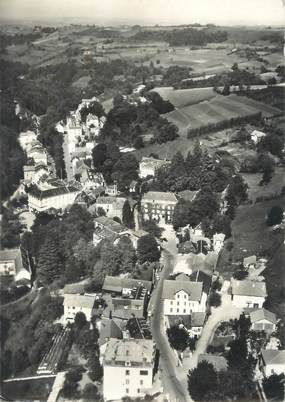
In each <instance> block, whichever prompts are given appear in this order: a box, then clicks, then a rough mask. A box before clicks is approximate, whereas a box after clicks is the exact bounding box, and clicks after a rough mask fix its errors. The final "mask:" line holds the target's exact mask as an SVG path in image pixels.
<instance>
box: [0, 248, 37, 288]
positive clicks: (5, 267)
mask: <svg viewBox="0 0 285 402" xmlns="http://www.w3.org/2000/svg"><path fill="white" fill-rule="evenodd" d="M0 276H7V277H11V278H13V280H14V281H15V282H16V283H18V284H25V285H30V281H31V267H30V262H29V257H28V255H27V252H26V251H25V250H24V249H22V248H15V249H7V250H0Z"/></svg>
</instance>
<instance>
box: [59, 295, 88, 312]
mask: <svg viewBox="0 0 285 402" xmlns="http://www.w3.org/2000/svg"><path fill="white" fill-rule="evenodd" d="M94 302H95V296H82V295H77V294H65V295H64V305H65V306H70V307H85V308H91V309H92V308H93V306H94Z"/></svg>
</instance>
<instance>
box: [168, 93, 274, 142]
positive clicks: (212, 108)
mask: <svg viewBox="0 0 285 402" xmlns="http://www.w3.org/2000/svg"><path fill="white" fill-rule="evenodd" d="M259 113H261V116H262V117H271V116H278V115H280V114H282V112H281V110H279V109H277V108H275V107H272V106H269V105H266V104H265V103H262V102H257V101H255V100H253V99H249V98H247V97H245V96H237V95H234V94H232V95H229V96H222V95H216V96H215V97H214V98H212V99H210V100H207V101H206V100H205V101H203V102H200V103H196V104H194V105H188V106H184V107H181V108H177V109H176V110H173V111H172V112H170V113H167V114H166V115H165V117H166V118H167V119H168V120H169V121H171V122H172V123H174V124H176V125H177V127H178V128H179V132H180V135H181V136H185V135H187V133H188V132H189V130H191V129H200V128H205V127H209V126H211V128H210V127H209V130H208V131H214V130H215V125H217V128H218V126H219V125H221V124H222V123H223V122H229V121H230V120H232V119H233V120H234V121H236V120H237V122H238V121H239V119H247V118H251V117H252V118H253V117H255V116H257V115H258V114H259Z"/></svg>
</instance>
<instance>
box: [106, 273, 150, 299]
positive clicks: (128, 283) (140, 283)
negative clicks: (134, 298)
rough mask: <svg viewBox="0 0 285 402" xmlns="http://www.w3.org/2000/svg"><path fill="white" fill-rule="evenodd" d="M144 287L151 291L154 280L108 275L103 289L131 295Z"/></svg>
mask: <svg viewBox="0 0 285 402" xmlns="http://www.w3.org/2000/svg"><path fill="white" fill-rule="evenodd" d="M139 288H144V289H146V291H147V292H148V293H150V291H151V288H152V282H150V281H145V280H141V279H133V278H119V277H115V276H109V275H107V276H106V277H105V279H104V284H103V287H102V291H103V292H106V293H116V294H117V295H122V296H130V295H131V294H132V292H133V291H134V290H135V291H136V290H138V289H139Z"/></svg>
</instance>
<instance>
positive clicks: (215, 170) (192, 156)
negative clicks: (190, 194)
mask: <svg viewBox="0 0 285 402" xmlns="http://www.w3.org/2000/svg"><path fill="white" fill-rule="evenodd" d="M234 173H235V166H234V165H233V163H232V162H231V161H230V160H229V158H227V157H224V158H221V157H218V156H216V155H213V156H212V155H209V153H208V152H207V151H206V150H203V149H202V148H201V146H200V145H199V143H198V141H197V142H196V144H195V146H194V149H193V151H192V152H191V151H190V152H188V154H187V156H186V157H185V158H184V157H183V155H182V154H181V153H180V152H177V153H176V154H175V155H173V157H172V160H171V163H170V165H168V166H166V167H163V168H161V169H159V170H158V172H157V175H156V177H155V178H154V180H153V182H152V184H151V185H150V188H149V189H150V190H152V191H172V192H180V191H184V190H191V191H197V190H199V189H200V188H202V187H205V186H207V187H210V189H211V190H212V191H213V192H222V191H223V190H224V189H225V188H226V186H227V184H228V183H229V181H230V179H231V177H232V176H233V174H234Z"/></svg>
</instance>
